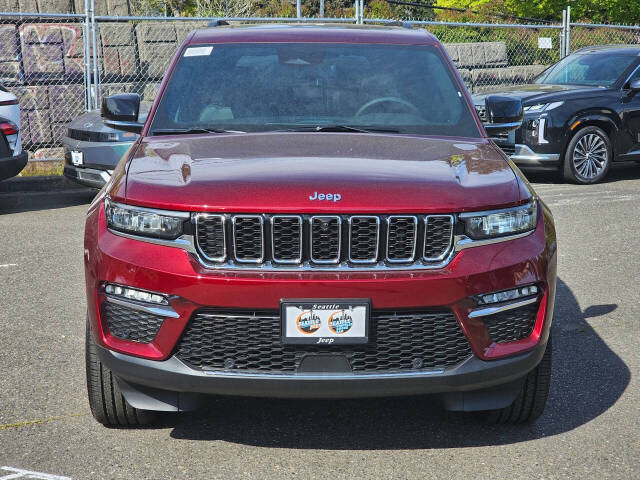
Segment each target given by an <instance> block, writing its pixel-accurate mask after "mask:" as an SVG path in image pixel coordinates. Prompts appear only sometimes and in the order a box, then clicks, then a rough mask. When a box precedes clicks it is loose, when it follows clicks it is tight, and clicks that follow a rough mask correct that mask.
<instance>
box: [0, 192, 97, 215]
mask: <svg viewBox="0 0 640 480" xmlns="http://www.w3.org/2000/svg"><path fill="white" fill-rule="evenodd" d="M97 193H98V191H97V190H93V189H74V190H63V191H51V192H12V193H2V194H0V215H2V214H5V213H20V212H31V211H35V210H50V209H54V208H64V207H74V206H76V205H83V204H86V205H88V204H89V203H90V202H91V200H93V198H94V197H95V196H96V195H97Z"/></svg>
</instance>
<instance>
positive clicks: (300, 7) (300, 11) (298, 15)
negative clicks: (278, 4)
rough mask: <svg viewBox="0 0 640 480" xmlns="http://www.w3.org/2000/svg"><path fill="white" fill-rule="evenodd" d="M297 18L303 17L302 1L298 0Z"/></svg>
mask: <svg viewBox="0 0 640 480" xmlns="http://www.w3.org/2000/svg"><path fill="white" fill-rule="evenodd" d="M296 16H297V17H298V18H301V17H302V0H296Z"/></svg>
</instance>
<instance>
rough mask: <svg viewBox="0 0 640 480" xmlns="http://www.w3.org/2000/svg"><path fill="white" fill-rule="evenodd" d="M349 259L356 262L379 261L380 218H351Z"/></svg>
mask: <svg viewBox="0 0 640 480" xmlns="http://www.w3.org/2000/svg"><path fill="white" fill-rule="evenodd" d="M350 220H351V226H350V241H351V245H350V250H349V257H350V259H351V260H353V261H356V262H375V261H377V260H378V244H379V240H378V236H379V230H380V228H379V221H378V217H355V216H354V217H351V219H350Z"/></svg>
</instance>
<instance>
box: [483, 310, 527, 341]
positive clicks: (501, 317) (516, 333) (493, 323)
mask: <svg viewBox="0 0 640 480" xmlns="http://www.w3.org/2000/svg"><path fill="white" fill-rule="evenodd" d="M537 312H538V304H537V303H534V304H532V305H527V306H526V307H520V308H515V309H513V310H507V311H506V312H502V313H496V314H495V315H489V316H487V317H484V324H485V326H486V327H487V331H488V332H489V336H490V337H491V339H492V340H493V341H494V342H496V343H504V342H513V341H515V340H522V339H523V338H527V337H528V336H529V335H531V332H533V327H534V326H535V323H536V314H537Z"/></svg>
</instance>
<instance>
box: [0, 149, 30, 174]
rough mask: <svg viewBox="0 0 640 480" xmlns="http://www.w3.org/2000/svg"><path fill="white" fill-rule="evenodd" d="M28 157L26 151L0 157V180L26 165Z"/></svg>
mask: <svg viewBox="0 0 640 480" xmlns="http://www.w3.org/2000/svg"><path fill="white" fill-rule="evenodd" d="M28 157H29V156H28V154H27V152H22V153H21V154H19V155H15V156H11V157H5V158H0V180H5V179H7V178H11V177H15V176H16V175H18V174H19V173H20V172H21V171H22V169H23V168H24V167H25V166H26V165H27V160H28Z"/></svg>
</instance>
